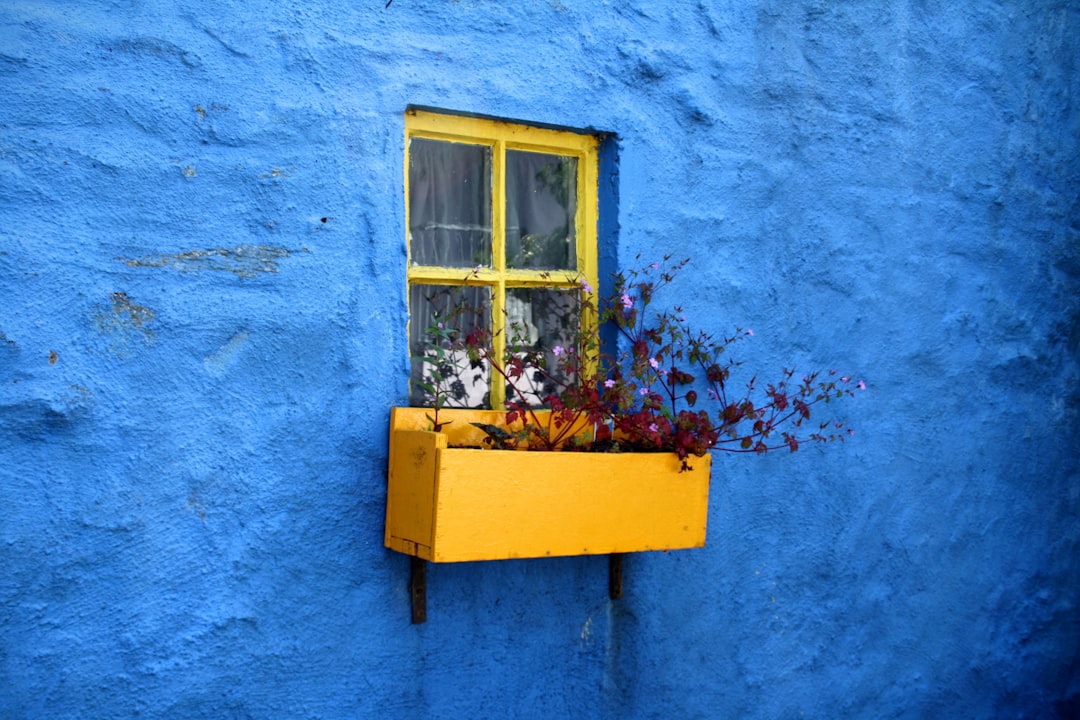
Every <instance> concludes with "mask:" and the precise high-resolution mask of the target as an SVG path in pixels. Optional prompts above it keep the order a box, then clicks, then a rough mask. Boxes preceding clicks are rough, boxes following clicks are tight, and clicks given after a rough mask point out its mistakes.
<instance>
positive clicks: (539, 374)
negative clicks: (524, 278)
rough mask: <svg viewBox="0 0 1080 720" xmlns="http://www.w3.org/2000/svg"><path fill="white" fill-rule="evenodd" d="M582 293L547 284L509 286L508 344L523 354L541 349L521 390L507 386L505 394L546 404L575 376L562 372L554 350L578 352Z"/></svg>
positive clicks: (520, 383)
mask: <svg viewBox="0 0 1080 720" xmlns="http://www.w3.org/2000/svg"><path fill="white" fill-rule="evenodd" d="M578 298H579V293H578V291H576V290H565V289H562V290H555V289H548V288H508V289H507V291H506V329H507V333H508V339H507V345H508V347H510V348H512V349H513V350H512V351H516V352H517V353H518V354H519V355H521V356H526V355H530V354H531V353H540V355H539V356H537V357H535V358H534V361H533V362H531V363H530V369H529V371H527V372H526V374H525V376H524V378H523V381H521V382H519V383H518V388H517V390H518V391H524V393H525V395H526V396H527V397H524V398H523V397H522V395H521V394H520V393H519V392H517V391H515V390H513V389H512V388H510V387H507V389H506V398H507V400H511V401H522V400H524V401H525V402H526V403H528V404H529V405H534V406H539V405H542V404H544V402H543V401H544V398H546V397H547V396H549V395H552V394H559V393H560V392H561V391H562V389H563V388H564V387H565V386H566V385H567V384H568V383H569V382H570V381H572V380H573V377H572V376H569V375H566V374H563V373H562V372H561V371H560V369H559V367H558V365H559V362H558V360H557V359H556V357H555V355H554V354H553V352H552V351H553V350H554V348H556V347H559V348H561V349H562V350H563V351H564V352H577V347H576V346H577V338H578V325H579V322H580V319H581V307H580V305H579V299H578Z"/></svg>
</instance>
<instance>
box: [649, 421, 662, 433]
mask: <svg viewBox="0 0 1080 720" xmlns="http://www.w3.org/2000/svg"><path fill="white" fill-rule="evenodd" d="M649 432H660V428H658V427H657V426H656V423H649Z"/></svg>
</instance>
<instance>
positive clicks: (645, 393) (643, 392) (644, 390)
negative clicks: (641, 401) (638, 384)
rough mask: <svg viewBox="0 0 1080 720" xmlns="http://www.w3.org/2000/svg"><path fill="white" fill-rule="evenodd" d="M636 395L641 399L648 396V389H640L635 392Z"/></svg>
mask: <svg viewBox="0 0 1080 720" xmlns="http://www.w3.org/2000/svg"><path fill="white" fill-rule="evenodd" d="M637 394H638V395H640V396H642V397H645V396H646V395H648V394H649V388H641V389H640V390H638V391H637Z"/></svg>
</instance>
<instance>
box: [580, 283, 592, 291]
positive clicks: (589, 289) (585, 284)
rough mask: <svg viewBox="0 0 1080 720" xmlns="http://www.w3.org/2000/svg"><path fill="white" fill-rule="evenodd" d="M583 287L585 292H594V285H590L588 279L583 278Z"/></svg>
mask: <svg viewBox="0 0 1080 720" xmlns="http://www.w3.org/2000/svg"><path fill="white" fill-rule="evenodd" d="M581 289H582V291H583V292H587V293H591V292H592V285H590V284H589V282H588V281H587V280H582V281H581Z"/></svg>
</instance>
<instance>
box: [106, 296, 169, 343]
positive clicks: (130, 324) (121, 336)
mask: <svg viewBox="0 0 1080 720" xmlns="http://www.w3.org/2000/svg"><path fill="white" fill-rule="evenodd" d="M109 299H110V300H111V301H112V306H111V308H109V309H108V310H104V311H102V312H100V313H98V316H97V326H98V329H100V330H101V332H102V333H104V334H106V335H108V336H110V342H109V349H110V351H111V352H112V353H114V354H115V355H116V356H118V357H127V356H128V354H129V352H130V348H131V341H132V340H133V339H134V338H140V337H141V338H142V340H143V341H144V342H146V343H147V344H149V343H151V342H153V341H154V333H153V332H152V331H151V330H150V328H149V327H147V326H148V325H149V324H150V323H151V322H153V320H154V317H155V313H154V311H153V310H151V309H150V308H148V307H146V306H145V305H139V304H138V303H134V302H132V301H131V298H130V297H128V294H127V293H124V292H114V293H112V294H110V295H109Z"/></svg>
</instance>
